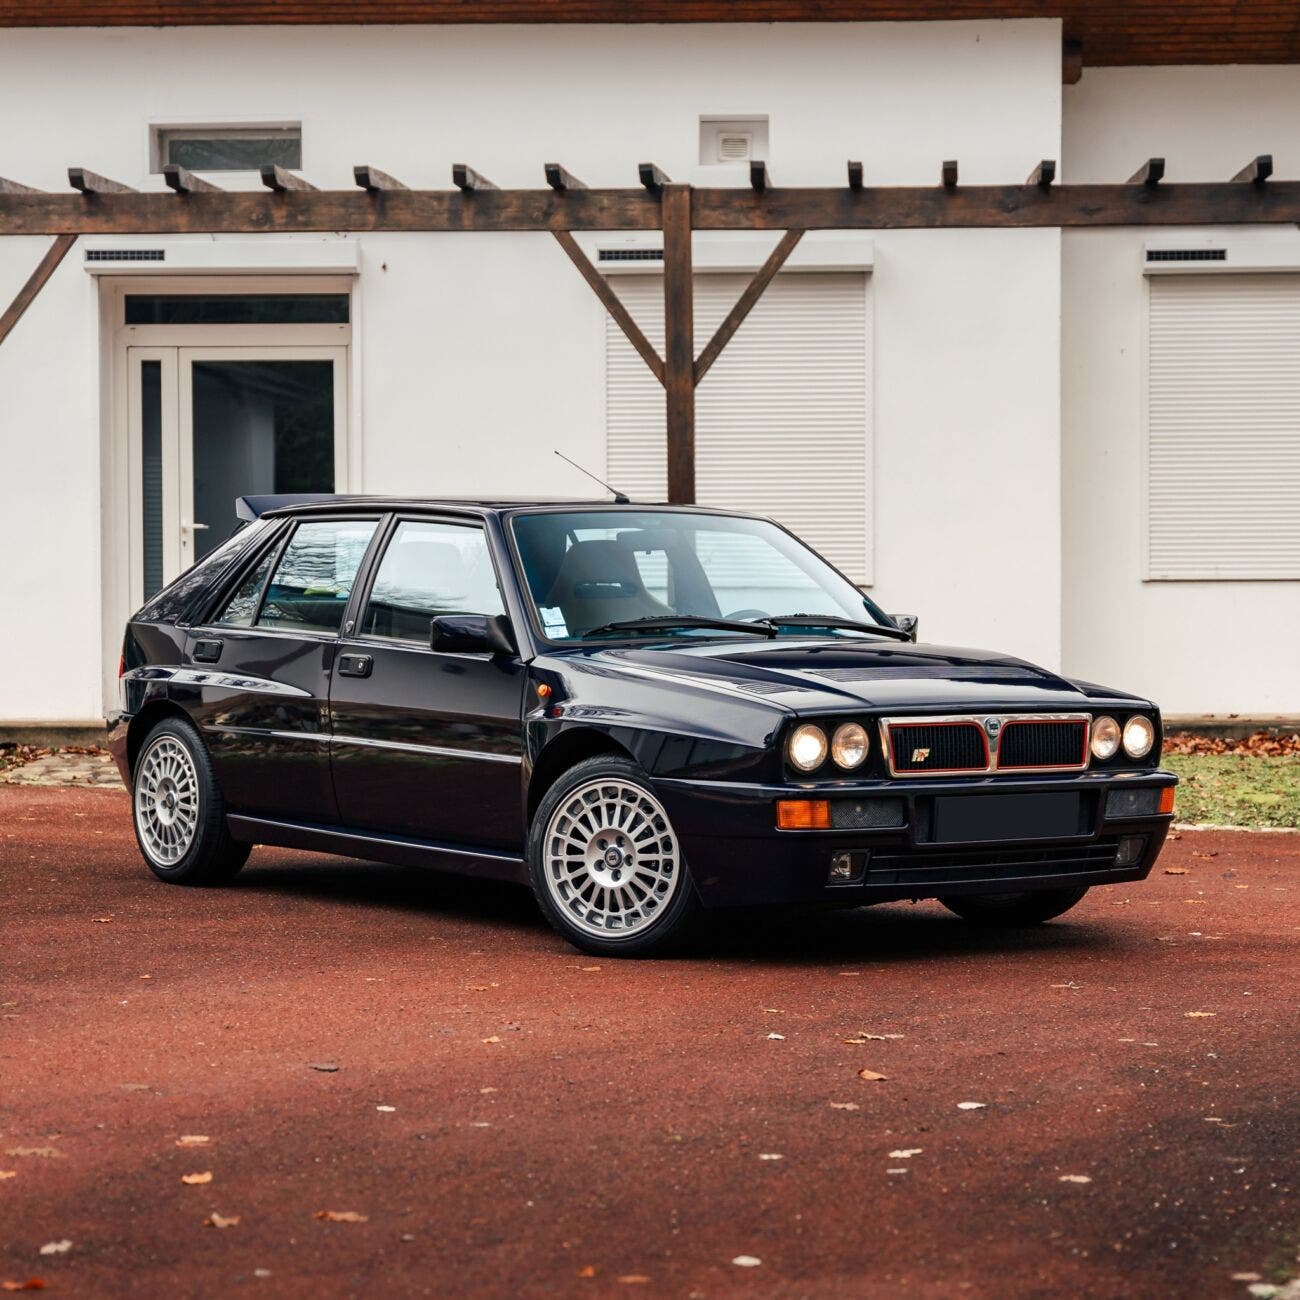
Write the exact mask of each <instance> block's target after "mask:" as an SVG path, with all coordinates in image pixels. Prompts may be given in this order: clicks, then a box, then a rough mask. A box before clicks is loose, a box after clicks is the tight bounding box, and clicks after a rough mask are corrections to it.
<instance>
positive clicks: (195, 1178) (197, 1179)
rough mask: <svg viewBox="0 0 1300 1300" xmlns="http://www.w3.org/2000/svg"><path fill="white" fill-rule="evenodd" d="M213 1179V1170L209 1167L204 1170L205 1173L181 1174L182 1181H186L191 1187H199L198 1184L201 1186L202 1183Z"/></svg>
mask: <svg viewBox="0 0 1300 1300" xmlns="http://www.w3.org/2000/svg"><path fill="white" fill-rule="evenodd" d="M211 1181H212V1170H211V1169H207V1170H205V1171H204V1172H203V1173H201V1174H182V1175H181V1182H183V1183H185V1184H186V1185H187V1186H189V1187H198V1186H200V1185H201V1184H202V1183H210V1182H211Z"/></svg>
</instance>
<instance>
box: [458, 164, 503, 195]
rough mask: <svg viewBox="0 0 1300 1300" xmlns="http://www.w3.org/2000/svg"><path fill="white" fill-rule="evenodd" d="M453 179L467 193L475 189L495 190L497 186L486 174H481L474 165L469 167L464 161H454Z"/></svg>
mask: <svg viewBox="0 0 1300 1300" xmlns="http://www.w3.org/2000/svg"><path fill="white" fill-rule="evenodd" d="M451 181H452V184H453V185H455V186H456V188H457V189H459V190H463V191H465V193H466V194H469V193H471V192H472V191H474V190H494V189H496V188H497V187H496V186H495V185H493V184H492V182H491V181H490V180H488V178H487V177H486V176H480V175H479V174H478V172H476V171H475V170H474V169H473V167H467V166H466V165H465V164H464V163H452V165H451Z"/></svg>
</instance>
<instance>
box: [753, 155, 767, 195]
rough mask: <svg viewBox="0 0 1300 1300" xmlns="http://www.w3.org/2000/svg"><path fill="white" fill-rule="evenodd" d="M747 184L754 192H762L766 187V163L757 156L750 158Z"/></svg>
mask: <svg viewBox="0 0 1300 1300" xmlns="http://www.w3.org/2000/svg"><path fill="white" fill-rule="evenodd" d="M749 186H750V188H751V189H752V190H753V191H754V192H755V193H756V194H762V193H763V191H764V190H766V189H767V187H768V178H767V164H766V163H765V162H763V161H762V160H761V159H759V158H754V159H751V160H750V164H749Z"/></svg>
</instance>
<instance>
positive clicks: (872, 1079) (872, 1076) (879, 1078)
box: [858, 1070, 889, 1083]
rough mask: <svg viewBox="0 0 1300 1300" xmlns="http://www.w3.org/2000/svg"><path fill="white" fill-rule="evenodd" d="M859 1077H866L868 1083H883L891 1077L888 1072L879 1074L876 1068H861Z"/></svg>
mask: <svg viewBox="0 0 1300 1300" xmlns="http://www.w3.org/2000/svg"><path fill="white" fill-rule="evenodd" d="M858 1078H859V1079H865V1080H866V1081H867V1082H868V1083H882V1082H883V1081H884V1080H885V1079H888V1078H889V1075H887V1074H877V1073H876V1072H875V1070H859V1071H858Z"/></svg>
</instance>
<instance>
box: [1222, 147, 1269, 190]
mask: <svg viewBox="0 0 1300 1300" xmlns="http://www.w3.org/2000/svg"><path fill="white" fill-rule="evenodd" d="M1272 174H1273V155H1272V154H1271V153H1262V154H1260V155H1259V157H1258V158H1253V159H1251V161H1250V162H1248V163H1247V164H1246V165H1245V166H1244V167H1243V168H1242V169H1241V170H1240V171H1239V172H1238V173H1237V174H1236V175H1235V176H1234V177H1233V178H1232V179H1233V180H1234V181H1249V182H1250V183H1251V184H1253V185H1263V183H1264V182H1265V181H1266V180H1268V178H1269V177H1270V176H1272Z"/></svg>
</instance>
